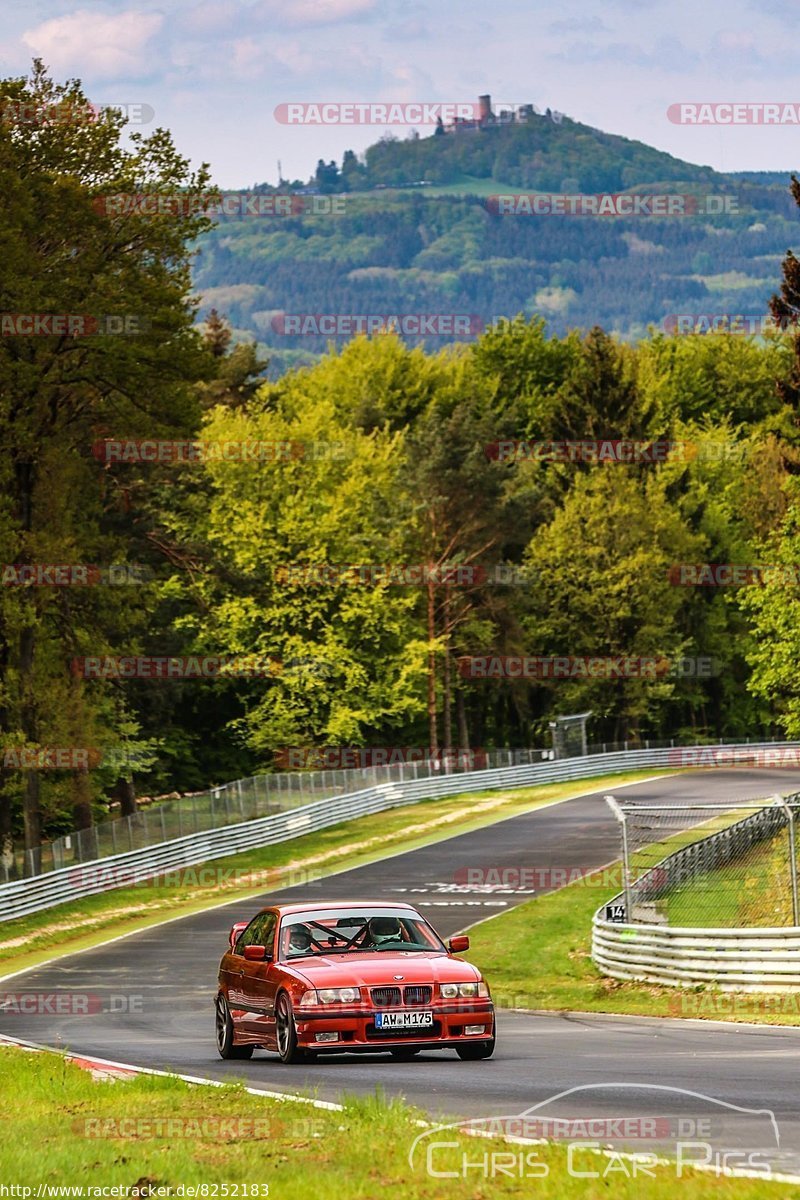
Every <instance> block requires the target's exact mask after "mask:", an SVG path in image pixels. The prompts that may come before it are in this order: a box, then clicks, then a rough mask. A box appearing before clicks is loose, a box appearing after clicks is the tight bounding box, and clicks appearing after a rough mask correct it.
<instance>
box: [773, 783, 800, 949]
mask: <svg viewBox="0 0 800 1200" xmlns="http://www.w3.org/2000/svg"><path fill="white" fill-rule="evenodd" d="M775 799H776V800H777V801H778V803H779V804H780V805H781V807H782V808H783V811H784V812H785V813H786V819H787V821H788V822H789V876H790V878H791V881H792V921H793V922H794V925H795V927H796V926H798V925H800V915H798V913H799V911H800V910H798V906H797V855H796V852H795V838H794V813H793V812H792V806H791V804H789V802H788V801H787V800H786V799H785V797H784V796H776V797H775Z"/></svg>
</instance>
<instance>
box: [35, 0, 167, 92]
mask: <svg viewBox="0 0 800 1200" xmlns="http://www.w3.org/2000/svg"><path fill="white" fill-rule="evenodd" d="M163 20H164V19H163V17H162V16H161V14H160V13H145V12H137V11H136V10H133V9H132V10H131V11H129V12H124V13H119V14H117V15H116V16H110V15H107V14H105V13H97V12H92V11H90V10H89V9H85V8H84V9H78V10H77V11H76V12H73V13H69V14H67V16H64V17H54V18H53V19H52V20H50V21H44V22H42V24H41V25H37V26H36V27H35V28H33V29H28V30H26V31H25V32H24V33H23V34H22V41H23V43H24V44H25V45H26V46H27V47H28V49H29V50H31V51H32V52H33V53H34V54H36V55H38V56H39V57H40V58H43V59H44V61H45V63H46V64H47V66H48V67H51V68H52V69H53V71H54V72H55V73H56V74H75V75H80V76H83V75H86V76H92V77H93V78H94V79H98V78H114V79H120V78H129V77H130V76H134V75H139V74H141V73H142V72H143V71H146V70H147V69H148V68H149V66H150V62H151V57H152V52H151V51H150V50H149V49H148V46H147V43H148V42H149V41H150V39H151V38H152V37H153V36H154V35H155V34H157V33H158V32H159V30H160V29H161V26H162V24H163Z"/></svg>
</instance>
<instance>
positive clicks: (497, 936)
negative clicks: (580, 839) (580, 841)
mask: <svg viewBox="0 0 800 1200" xmlns="http://www.w3.org/2000/svg"><path fill="white" fill-rule="evenodd" d="M620 886H621V868H620V866H619V864H617V865H616V866H614V867H613V868H609V869H607V870H605V871H601V872H595V873H593V874H590V875H586V876H584V877H583V878H582V879H580V880H576V881H575V882H573V883H571V884H569V886H567V887H564V888H562V889H561V890H560V891H557V892H551V893H550V894H549V895H545V896H540V897H537V898H536V899H533V900H528V901H526V902H525V903H523V904H520V905H518V906H517V907H516V908H512V909H509V910H508V911H506V912H503V913H502V914H501V915H500V916H497V917H490V918H489V919H488V920H486V921H481V922H480V923H479V924H477V925H474V926H473V927H472V928H471V929H470V931H469V937H470V951H469V958H470V961H471V962H474V963H475V964H476V966H478V967H480V969H481V970H482V971H483V972H484V973H485V975H486V978H487V979H488V980H489V983H490V985H491V988H492V995H493V997H494V1000H495V1003H496V1004H497V1006H498V1007H499V1008H528V1009H545V1010H551V1011H556V1012H569V1011H572V1012H594V1013H618V1014H626V1015H631V1016H645V1017H696V1018H705V1019H709V1020H711V1019H713V1020H722V1021H734V1022H753V1023H757V1024H770V1025H800V994H798V993H795V992H785V993H780V994H774V995H773V994H763V995H761V994H756V993H731V992H722V991H720V990H719V989H716V988H713V987H696V988H681V989H676V988H668V987H661V986H660V985H658V984H650V983H628V982H624V981H622V980H618V979H610V978H609V977H607V976H605V975H602V974H601V973H600V972H599V971H598V970H597V968H596V967H595V965H594V963H593V962H592V959H591V944H592V917H593V916H594V913H595V912H596V911H597V909H598V908H599V907H600V905H601V904H603V903H604V901H606V900H608V899H610V898H611V897H612V896H613V895H614V894H615V893H616V892H618V891H619V890H620Z"/></svg>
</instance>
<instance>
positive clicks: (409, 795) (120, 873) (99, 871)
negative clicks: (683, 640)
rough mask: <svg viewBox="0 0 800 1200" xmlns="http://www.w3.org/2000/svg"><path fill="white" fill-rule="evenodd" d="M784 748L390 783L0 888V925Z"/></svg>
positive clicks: (631, 757) (591, 758) (687, 750)
mask: <svg viewBox="0 0 800 1200" xmlns="http://www.w3.org/2000/svg"><path fill="white" fill-rule="evenodd" d="M787 746H800V743H786V742H782V743H780V745H779V746H776V745H775V743H772V742H764V743H750V744H748V745H747V746H746V748H745V745H744V744H743V743H739V744H737V743H728V744H727V745H725V746H714V747H708V746H706V747H683V748H680V749H675V748H670V747H663V748H659V749H647V750H628V751H621V752H614V753H610V754H592V755H588V756H586V757H580V758H568V759H561V760H556V761H551V762H541V763H534V764H525V765H522V766H517V767H501V768H496V769H485V770H481V771H469V772H464V773H460V774H454V775H444V776H439V777H437V778H428V779H418V780H415V781H408V780H404V781H403V782H394V783H393V782H388V783H382V784H378V785H377V786H374V787H370V788H365V789H363V790H361V791H357V792H352V793H350V794H348V795H344V796H336V797H332V798H328V799H325V800H318V801H315V802H314V803H312V804H306V805H302V806H301V807H298V808H294V809H293V810H290V811H287V812H281V813H276V814H274V815H271V816H267V817H262V818H259V819H258V820H255V821H245V822H242V823H239V824H236V825H228V826H226V827H223V828H219V829H210V830H206V831H203V832H202V833H197V834H194V833H193V834H189V835H188V836H186V837H181V838H175V839H173V840H171V841H166V842H161V843H160V844H158V845H156V846H149V847H147V848H144V849H140V850H132V851H129V852H127V853H123V854H116V855H109V856H108V857H105V858H102V859H99V860H96V861H95V862H88V863H81V864H78V865H75V866H73V867H68V868H64V869H61V870H56V871H50V872H48V873H47V874H44V875H36V876H34V877H33V878H30V879H21V880H17V881H14V882H11V883H5V884H0V921H9V920H12V919H13V918H15V917H22V916H27V915H28V914H30V913H33V912H38V911H40V910H42V909H45V908H51V907H53V906H54V905H57V904H64V903H66V902H67V901H70V900H77V899H79V898H81V897H84V896H92V895H96V894H97V893H99V892H104V891H108V890H110V889H111V888H113V887H123V886H125V885H126V884H130V883H133V882H136V881H138V880H143V879H145V878H149V877H154V876H158V875H163V874H166V873H168V872H170V871H174V870H177V869H180V868H182V867H191V866H197V865H198V864H199V863H202V862H207V861H209V860H212V859H215V858H222V857H224V856H226V855H229V854H240V853H241V852H242V851H244V850H250V849H252V848H254V847H257V846H268V845H272V844H276V843H278V842H284V841H288V840H289V839H291V838H295V837H300V836H301V835H303V834H306V833H313V832H315V831H316V830H319V829H325V828H328V827H329V826H331V825H338V824H339V823H340V822H342V821H347V820H350V819H352V818H353V817H360V816H364V815H365V814H367V813H375V812H383V811H385V810H387V809H390V808H395V807H397V806H398V805H401V804H414V803H417V802H419V801H420V800H427V799H435V798H438V797H441V796H452V795H457V794H458V793H459V792H481V791H496V790H502V789H509V788H517V787H531V786H534V785H536V784H544V783H558V782H562V781H566V780H571V779H588V778H592V777H594V776H597V775H605V774H609V773H611V772H616V771H633V770H636V769H638V768H643V767H675V766H682V765H691V762H689V763H688V764H687V762H686V759H687V756H689V758H691V753H692V752H693V751H696V752H697V753H698V754H699V753H701V752H702V751H709V750H710V749H712V750H713V752H714V754H715V755H717V756H725V755H730V757H731V760H732V761H733V760H734V759H735V757H736V756H737V755H739V754H744V753H746V754H747V755H748V756H752V757H754V758H755V757H756V756H764V757H766V756H767V755H769V754H770V753H773V754H775V755H780V754H781V753H784V752H785V750H786V748H787Z"/></svg>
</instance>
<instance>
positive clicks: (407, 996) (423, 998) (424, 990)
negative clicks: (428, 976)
mask: <svg viewBox="0 0 800 1200" xmlns="http://www.w3.org/2000/svg"><path fill="white" fill-rule="evenodd" d="M432 995H433V988H432V987H429V986H428V984H423V985H421V986H414V987H407V988H406V989H405V992H404V994H403V999H404V1001H405V1003H406V1004H408V1005H409V1006H410V1007H412V1008H414V1007H416V1006H418V1005H424V1004H430V1002H431V996H432Z"/></svg>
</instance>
